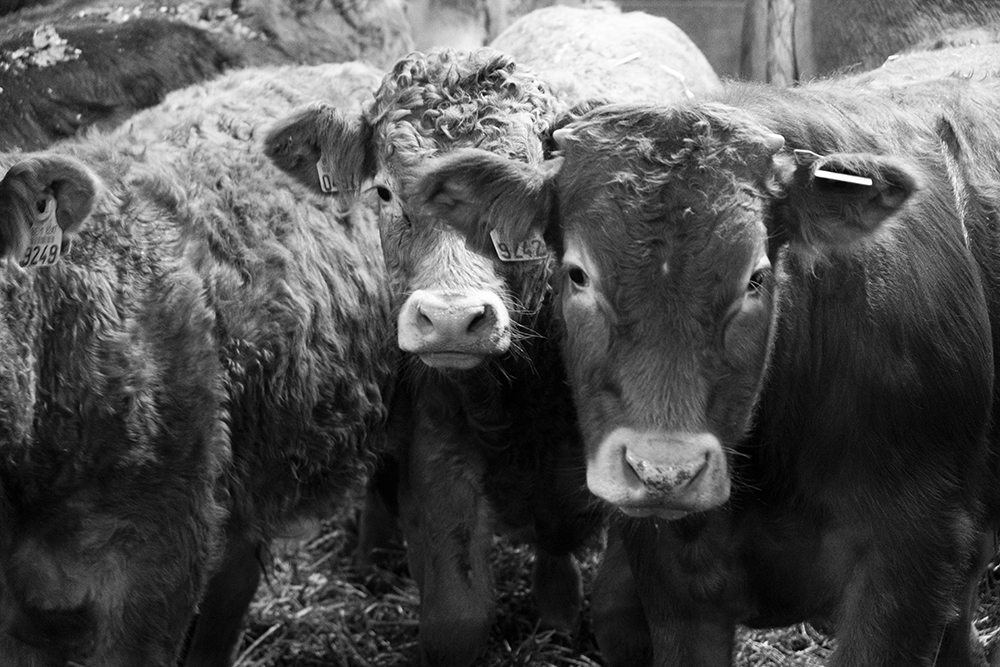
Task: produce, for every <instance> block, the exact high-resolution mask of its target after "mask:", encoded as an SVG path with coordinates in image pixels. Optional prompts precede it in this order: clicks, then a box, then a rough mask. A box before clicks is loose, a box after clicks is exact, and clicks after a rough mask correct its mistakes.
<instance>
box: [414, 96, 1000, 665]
mask: <svg viewBox="0 0 1000 667" xmlns="http://www.w3.org/2000/svg"><path fill="white" fill-rule="evenodd" d="M998 105H1000V83H998V82H997V81H996V80H990V81H987V82H979V83H977V82H970V81H968V80H965V79H958V78H951V79H945V80H940V81H935V82H931V83H923V84H918V85H915V86H910V87H906V88H896V89H888V90H885V89H879V90H872V89H866V88H863V87H859V86H857V85H854V84H850V83H838V82H831V83H823V84H815V85H813V86H809V87H803V88H799V89H793V90H781V89H778V88H774V87H759V86H743V85H736V84H734V85H732V86H730V87H729V88H728V89H727V91H726V92H725V93H724V94H723V95H722V96H721V98H720V101H715V102H706V103H701V104H689V105H681V106H679V107H675V108H669V107H663V106H651V105H619V106H608V107H604V108H599V109H596V110H594V111H592V112H591V113H590V114H589V115H588V116H586V117H584V118H582V119H580V120H579V121H578V122H576V123H573V124H571V125H569V126H568V127H567V128H566V129H564V130H563V131H562V132H561V133H557V136H556V139H557V141H558V142H559V143H560V146H561V148H562V155H561V156H560V157H559V158H556V160H555V161H554V162H553V163H549V164H542V165H536V166H528V165H523V164H520V163H518V162H515V161H510V160H504V159H502V158H500V157H498V156H496V155H493V154H491V153H488V152H484V151H475V150H467V151H464V152H461V153H456V154H453V155H451V156H447V157H445V158H442V159H441V161H440V162H438V163H436V166H435V167H434V168H433V169H432V170H431V171H430V173H429V174H428V175H427V176H426V178H425V179H424V180H423V182H422V183H421V184H420V185H419V191H420V192H421V193H422V196H421V197H420V198H418V201H419V199H424V200H425V201H426V202H427V204H425V206H424V208H428V209H429V211H430V213H429V215H434V216H439V217H440V218H444V219H446V220H448V221H449V222H450V223H451V224H452V225H455V226H456V227H458V228H460V229H462V230H464V232H465V233H466V234H467V237H468V241H469V243H470V245H471V246H472V247H474V248H477V249H479V251H480V252H482V253H484V254H485V255H487V256H492V254H493V252H494V251H493V248H492V245H491V243H490V241H489V234H490V233H491V231H492V232H493V233H498V234H501V235H503V236H504V237H505V238H508V239H509V240H510V242H511V243H515V244H516V243H518V242H520V241H521V240H522V239H524V238H534V237H535V236H537V235H539V234H542V235H544V237H545V238H546V239H547V240H548V241H549V243H550V244H551V247H552V248H553V249H554V250H555V251H556V253H557V254H558V257H559V260H560V264H561V267H560V269H559V270H558V272H557V276H556V278H555V279H554V281H553V283H554V289H555V290H556V291H557V293H558V296H557V301H558V304H559V306H558V309H557V312H558V313H559V315H560V319H561V323H562V325H563V330H564V337H563V353H564V356H565V359H566V365H567V369H568V373H569V379H570V383H571V384H572V386H573V390H574V397H575V402H576V405H577V408H578V414H579V415H580V424H581V428H582V431H583V434H584V439H585V441H586V446H587V482H588V486H589V488H590V489H591V490H592V491H593V492H594V493H595V494H596V495H597V496H599V497H601V498H602V499H603V500H605V501H606V502H608V503H610V504H612V505H613V506H615V507H617V508H619V509H621V510H622V512H623V513H624V514H625V515H627V516H628V517H629V518H627V519H626V518H624V517H623V519H622V522H621V524H620V531H621V532H620V535H621V539H622V542H621V543H620V545H621V548H616V549H614V550H612V551H611V552H610V553H609V554H608V557H607V558H609V559H612V560H614V561H616V562H618V563H628V564H629V565H630V566H631V573H629V572H628V570H625V569H622V568H619V569H617V570H614V573H615V574H616V575H618V579H617V580H616V581H615V582H614V583H615V584H616V585H617V587H618V590H617V593H618V598H617V605H618V613H617V618H618V619H619V620H620V626H619V628H618V629H617V630H616V631H613V629H612V628H605V631H604V632H602V633H601V634H600V636H599V640H600V641H601V646H602V649H604V650H605V651H606V652H607V654H608V657H609V661H610V663H611V664H613V665H642V664H653V665H657V666H661V667H666V666H668V665H670V666H673V665H686V666H688V665H690V666H692V667H709V666H713V667H721V666H723V665H730V664H731V661H732V647H733V631H734V628H735V625H736V624H737V623H741V624H746V625H750V626H754V627H763V626H773V625H787V624H790V623H793V622H799V621H805V620H824V621H827V622H830V623H832V624H833V626H834V627H835V628H836V634H837V638H838V649H837V651H836V652H835V654H834V656H833V658H832V660H831V663H830V664H831V665H835V666H837V667H846V666H848V665H850V666H852V667H876V666H877V667H888V666H894V667H904V666H914V665H924V666H927V667H929V666H930V665H938V666H941V665H949V666H954V667H971V666H972V665H983V664H985V658H984V656H983V650H982V647H981V645H980V643H979V641H978V640H977V637H976V636H975V632H974V629H973V627H972V623H971V621H972V614H973V611H974V607H975V593H976V584H977V581H978V579H979V576H980V573H981V570H982V566H983V563H984V561H985V559H986V558H987V557H988V556H989V554H990V551H991V550H992V548H993V546H994V542H993V528H994V527H995V526H996V523H997V520H998V518H1000V502H998V497H997V496H998V488H1000V484H998V479H997V461H998V456H1000V448H998V443H997V441H998V437H997V434H996V432H995V430H994V428H993V427H992V424H996V423H997V420H998V417H1000V401H997V400H995V399H996V392H997V391H998V388H997V387H996V386H995V383H994V377H995V360H996V359H997V358H1000V336H997V332H1000V288H998V287H997V286H998V285H1000V262H998V259H997V256H996V252H995V249H996V248H997V245H998V242H1000V237H998V230H997V226H996V220H997V214H998V211H1000V195H998V191H997V188H996V183H997V182H998V180H1000V160H998V159H997V156H998V155H1000V123H998V122H997V120H996V118H995V117H994V114H992V110H993V109H995V108H996V107H997V106H998Z"/></svg>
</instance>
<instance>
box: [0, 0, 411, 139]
mask: <svg viewBox="0 0 1000 667" xmlns="http://www.w3.org/2000/svg"><path fill="white" fill-rule="evenodd" d="M237 4H238V5H239V7H238V10H237V11H236V12H234V11H230V9H229V5H230V3H228V2H226V3H220V2H216V3H215V5H216V6H212V5H211V4H203V5H202V6H200V8H196V7H195V5H193V4H191V3H183V2H176V1H175V2H158V3H154V4H153V5H150V4H149V3H145V4H143V3H141V2H137V1H132V2H124V3H116V4H115V5H114V6H112V7H109V6H107V5H105V4H101V3H97V2H84V3H81V2H65V1H63V2H53V3H46V4H45V6H42V7H33V8H31V9H25V10H23V11H20V12H16V13H15V14H12V15H10V16H7V17H5V18H4V21H3V25H2V26H0V114H2V115H3V117H4V119H5V121H4V123H3V124H2V125H0V150H3V151H11V150H14V149H20V150H38V149H40V148H44V147H45V146H47V145H49V144H51V143H52V142H53V141H56V140H58V139H63V138H67V137H71V136H74V135H75V134H77V133H78V132H79V131H80V130H82V129H84V128H86V127H90V126H93V125H96V126H99V127H103V128H110V127H112V126H115V125H117V124H119V123H120V122H121V121H122V120H124V119H125V118H126V117H128V116H130V115H131V114H133V113H135V112H136V111H138V110H140V109H144V108H147V107H150V106H153V105H155V104H158V103H159V102H161V101H162V100H163V98H164V96H165V95H166V94H167V93H168V92H169V91H171V90H175V89H177V88H182V87H184V86H188V85H191V84H193V83H197V82H200V81H204V80H206V79H210V78H213V77H215V76H218V75H219V74H220V73H222V72H223V71H225V70H227V69H232V68H236V67H246V66H253V65H265V64H287V63H305V64H310V63H311V64H318V63H324V62H344V61H349V60H355V59H358V58H361V57H364V58H366V59H368V60H369V61H370V62H375V63H378V64H380V65H384V66H388V65H389V64H390V63H392V62H394V61H395V60H396V58H398V57H400V56H401V55H403V54H405V53H406V52H408V51H409V49H410V48H411V45H412V41H411V40H410V35H409V26H408V23H407V22H406V19H405V16H404V14H403V8H402V5H401V4H399V3H396V2H394V0H382V1H380V2H372V3H365V6H364V7H363V8H355V9H354V11H350V12H348V11H344V12H341V11H340V10H341V9H344V10H347V9H351V8H350V7H339V8H338V7H336V6H333V3H331V5H330V6H327V5H326V4H325V3H324V4H323V6H317V7H316V8H315V9H311V10H308V11H295V12H293V11H292V8H291V7H287V6H285V5H286V4H288V3H271V2H266V3H263V2H242V3H237Z"/></svg>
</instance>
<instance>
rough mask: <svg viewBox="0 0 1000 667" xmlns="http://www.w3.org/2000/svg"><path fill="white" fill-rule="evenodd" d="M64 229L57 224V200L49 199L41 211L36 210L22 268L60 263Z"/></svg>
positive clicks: (22, 259)
mask: <svg viewBox="0 0 1000 667" xmlns="http://www.w3.org/2000/svg"><path fill="white" fill-rule="evenodd" d="M61 248H62V228H61V227H60V226H59V223H58V222H56V198H55V197H47V198H46V199H45V206H44V207H43V208H42V210H41V211H38V210H37V209H36V212H35V222H34V223H33V224H32V225H31V240H30V241H29V242H28V249H27V250H26V251H25V253H24V257H22V258H21V262H20V263H21V266H25V267H27V266H52V265H53V264H55V263H56V262H57V261H59V252H60V249H61Z"/></svg>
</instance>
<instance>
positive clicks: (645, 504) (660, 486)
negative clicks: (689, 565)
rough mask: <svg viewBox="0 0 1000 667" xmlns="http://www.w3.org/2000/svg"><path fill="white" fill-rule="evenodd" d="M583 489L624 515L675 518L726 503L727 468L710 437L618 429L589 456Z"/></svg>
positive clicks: (728, 484) (719, 446)
mask: <svg viewBox="0 0 1000 667" xmlns="http://www.w3.org/2000/svg"><path fill="white" fill-rule="evenodd" d="M587 486H588V487H589V488H590V491H591V492H592V493H593V494H594V495H596V496H597V497H599V498H602V499H603V500H605V501H607V502H609V503H611V504H612V505H615V506H616V507H618V508H619V509H620V510H622V512H624V513H625V514H627V515H629V516H634V517H646V516H656V517H659V518H662V519H667V520H674V519H679V518H681V517H683V516H686V515H687V514H690V513H693V512H703V511H706V510H710V509H712V508H715V507H718V506H719V505H722V504H723V503H725V502H726V501H727V500H728V499H729V489H730V479H729V466H728V464H727V462H726V455H725V452H724V451H723V449H722V443H721V442H720V441H719V439H718V438H717V437H715V436H714V435H712V434H711V433H672V432H663V431H655V430H649V431H639V430H635V429H631V428H624V427H623V428H617V429H615V430H614V431H612V432H611V433H610V434H608V436H607V437H605V438H604V440H603V441H602V442H601V443H600V444H599V445H598V446H597V448H596V450H594V451H593V452H591V453H590V455H589V456H588V460H587Z"/></svg>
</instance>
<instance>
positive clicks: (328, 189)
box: [316, 157, 337, 195]
mask: <svg viewBox="0 0 1000 667" xmlns="http://www.w3.org/2000/svg"><path fill="white" fill-rule="evenodd" d="M316 175H317V176H319V189H320V191H321V192H325V193H326V194H331V195H332V194H337V186H336V185H335V184H334V181H333V176H332V175H331V174H330V172H329V171H327V169H326V165H325V164H324V163H323V158H322V157H321V158H320V159H319V160H318V161H317V162H316Z"/></svg>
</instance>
